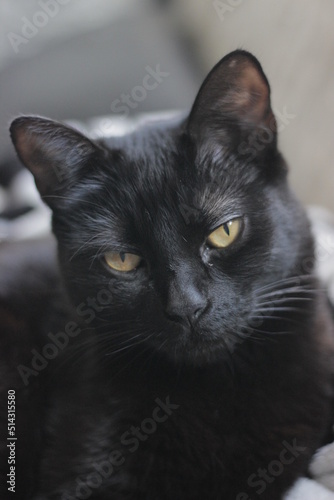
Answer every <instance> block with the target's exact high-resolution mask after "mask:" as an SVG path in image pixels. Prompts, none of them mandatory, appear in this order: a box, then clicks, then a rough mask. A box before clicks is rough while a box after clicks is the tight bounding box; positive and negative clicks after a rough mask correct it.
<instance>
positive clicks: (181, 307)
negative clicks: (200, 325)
mask: <svg viewBox="0 0 334 500" xmlns="http://www.w3.org/2000/svg"><path fill="white" fill-rule="evenodd" d="M207 306H208V300H207V298H206V297H205V295H204V293H203V292H201V291H200V290H198V289H197V288H196V287H194V286H187V289H186V290H184V289H180V288H179V289H178V288H175V287H173V288H171V289H170V291H169V299H168V302H167V305H166V308H165V311H166V315H167V317H168V319H170V320H172V321H174V322H176V323H180V324H184V325H187V326H194V325H195V324H196V322H197V321H198V320H199V318H200V317H201V316H202V314H203V312H204V311H205V310H206V309H207Z"/></svg>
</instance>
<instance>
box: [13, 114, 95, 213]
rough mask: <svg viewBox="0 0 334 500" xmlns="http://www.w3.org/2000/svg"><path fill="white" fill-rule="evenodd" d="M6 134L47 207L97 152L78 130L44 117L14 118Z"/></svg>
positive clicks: (74, 179)
mask: <svg viewBox="0 0 334 500" xmlns="http://www.w3.org/2000/svg"><path fill="white" fill-rule="evenodd" d="M10 134H11V138H12V141H13V144H14V146H15V149H16V151H17V154H18V156H19V158H20V160H21V161H22V163H23V164H24V165H25V166H26V167H27V168H28V170H30V172H31V173H32V174H33V176H34V178H35V182H36V186H37V189H38V191H39V192H40V195H41V197H42V199H43V200H44V201H45V203H47V204H48V205H49V206H51V208H53V206H54V205H55V204H56V202H57V197H59V196H60V195H62V194H64V193H65V192H66V191H67V190H68V188H70V187H71V186H72V185H73V184H74V183H75V182H76V181H77V179H78V174H79V172H81V171H82V170H83V168H84V167H85V166H89V163H90V162H91V160H92V158H93V157H94V158H96V154H97V152H99V153H100V152H101V150H100V149H99V148H98V146H97V145H95V144H94V143H93V142H92V141H90V140H89V139H88V138H86V137H85V136H83V135H82V134H81V133H80V132H77V131H76V130H74V129H72V128H70V127H68V126H66V125H63V124H61V123H58V122H55V121H53V120H48V119H46V118H40V117H30V116H22V117H19V118H16V119H15V120H14V121H13V122H12V124H11V126H10Z"/></svg>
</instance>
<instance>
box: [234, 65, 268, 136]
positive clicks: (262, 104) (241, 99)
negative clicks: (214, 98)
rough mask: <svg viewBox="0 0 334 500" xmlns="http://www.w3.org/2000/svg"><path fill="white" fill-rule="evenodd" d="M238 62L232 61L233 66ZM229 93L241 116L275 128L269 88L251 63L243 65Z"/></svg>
mask: <svg viewBox="0 0 334 500" xmlns="http://www.w3.org/2000/svg"><path fill="white" fill-rule="evenodd" d="M233 63H234V64H233ZM236 63H237V61H231V63H230V65H231V66H232V68H233V67H235V66H236ZM235 69H236V70H237V68H236V67H235ZM228 93H230V94H231V95H230V97H229V100H230V102H231V104H232V103H233V107H234V112H237V113H238V114H239V116H240V117H242V118H243V119H245V120H246V121H251V122H253V123H254V124H258V125H261V124H262V125H264V126H267V127H270V128H273V126H274V123H275V120H274V115H273V113H272V111H271V109H270V101H269V100H270V96H269V88H268V86H267V84H266V82H265V81H264V80H263V78H262V76H261V74H260V73H259V71H258V69H257V68H255V67H254V66H253V65H251V64H246V65H243V67H242V68H241V71H240V73H239V75H238V76H237V77H236V82H235V88H234V89H233V90H230V91H229V92H228ZM274 128H275V127H274Z"/></svg>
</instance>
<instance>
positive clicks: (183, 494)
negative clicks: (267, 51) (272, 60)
mask: <svg viewBox="0 0 334 500" xmlns="http://www.w3.org/2000/svg"><path fill="white" fill-rule="evenodd" d="M11 134H12V138H13V142H14V145H15V147H16V149H17V152H18V154H19V157H20V159H21V160H22V162H23V163H24V164H25V165H26V166H27V167H28V168H29V169H30V170H31V171H32V173H33V174H34V176H35V180H36V185H37V187H38V189H39V191H40V193H41V196H42V198H43V199H44V201H45V202H46V203H47V204H48V205H49V206H50V207H51V209H52V210H53V232H54V234H55V236H56V240H57V248H58V259H59V264H60V266H59V268H60V272H59V274H58V271H57V268H56V266H55V264H54V262H55V257H54V250H52V248H53V246H52V245H53V244H52V242H51V243H48V242H46V243H43V245H45V247H44V250H43V251H42V250H40V251H41V255H44V256H45V262H46V264H45V268H46V269H47V270H48V271H47V272H48V273H49V280H50V281H48V282H47V283H48V286H47V287H46V290H47V292H48V293H46V295H45V284H44V282H43V275H44V274H47V272H46V270H45V269H44V271H43V272H41V280H35V282H34V283H33V285H31V286H30V295H31V297H35V296H36V297H37V298H38V297H39V296H40V295H41V296H42V297H45V296H46V299H45V301H44V299H43V300H42V299H41V300H40V302H39V303H38V304H37V305H36V307H37V309H38V308H39V309H40V313H41V312H43V313H44V314H42V317H43V318H44V321H43V322H42V323H40V324H38V325H33V324H32V323H31V322H30V323H29V322H28V320H27V319H26V318H25V317H24V318H23V319H22V322H23V323H24V324H25V325H27V324H28V323H29V325H28V327H27V328H26V329H27V332H26V339H25V344H24V349H23V352H24V355H23V354H22V353H21V354H20V352H19V354H17V348H16V349H15V355H14V349H13V350H12V351H10V352H11V356H12V359H11V360H10V361H8V360H7V361H6V363H7V365H8V368H7V370H8V373H10V374H12V375H11V377H10V380H11V384H12V386H13V385H14V386H15V387H14V388H16V391H17V400H18V404H19V405H21V406H23V407H22V410H21V411H22V412H24V411H26V415H27V418H25V425H24V426H23V427H24V432H23V431H22V430H21V433H22V436H23V434H24V435H26V432H27V428H28V429H30V431H31V435H34V439H32V440H31V443H30V444H29V443H26V442H25V441H24V439H27V438H24V437H22V441H23V442H24V445H22V446H21V448H20V455H19V457H20V460H21V464H25V463H27V462H29V463H30V468H25V467H24V466H22V469H21V478H18V479H17V481H18V488H21V490H20V491H21V493H20V495H21V496H20V497H19V498H22V499H23V498H33V499H34V500H42V499H43V500H44V499H62V500H65V499H67V500H69V499H73V498H78V499H79V498H91V499H92V500H93V499H96V500H105V499H110V498H115V499H119V500H126V499H129V500H130V499H137V500H140V499H143V500H169V499H173V500H174V499H179V500H190V499H191V500H197V499H198V500H200V499H201V500H203V499H205V500H222V499H224V500H248V499H256V498H262V499H268V500H269V499H270V500H276V499H277V500H278V499H280V498H282V496H283V494H284V492H285V491H286V490H287V489H288V488H289V487H290V486H291V485H292V484H293V482H294V481H295V480H296V479H297V478H298V477H299V476H301V475H303V474H305V473H306V471H307V465H308V463H309V460H310V458H311V456H312V454H313V453H314V451H315V450H316V448H317V447H318V446H319V445H320V444H321V443H322V442H323V440H324V439H325V437H326V433H327V432H328V429H329V426H330V422H331V418H332V414H331V412H332V406H333V403H332V401H333V371H334V369H333V366H334V363H333V352H334V347H333V344H334V333H333V323H332V319H331V317H330V312H329V309H328V305H327V299H326V296H325V294H324V293H323V291H322V290H321V288H320V286H319V283H318V281H317V279H316V277H315V276H314V274H313V265H314V255H313V241H312V236H311V233H310V228H309V223H308V220H307V218H306V215H305V213H304V210H303V209H302V207H301V206H300V205H299V203H298V201H297V200H296V199H295V197H294V195H293V194H292V193H291V191H290V189H289V186H288V184H287V179H286V175H287V169H286V165H285V163H284V160H283V159H282V157H281V155H280V154H279V152H278V150H277V145H276V125H275V119H274V116H273V114H272V111H271V108H270V91H269V85H268V82H267V80H266V77H265V76H264V74H263V72H262V69H261V67H260V65H259V63H258V62H257V60H256V59H255V58H254V57H253V56H251V55H250V54H248V53H247V52H244V51H236V52H234V53H231V54H229V55H228V56H226V57H225V58H224V59H223V60H222V61H221V62H220V63H218V65H217V66H216V67H215V68H214V69H213V70H212V72H211V73H210V74H209V76H208V77H207V79H206V80H205V82H204V84H203V86H202V87H201V89H200V91H199V94H198V96H197V98H196V100H195V103H194V106H193V108H192V110H191V113H190V115H189V116H186V117H180V118H179V119H177V120H172V121H166V122H162V123H160V124H156V123H155V124H147V125H146V126H144V127H142V128H140V129H139V130H137V131H135V132H133V133H131V134H129V135H127V136H124V137H121V138H120V137H117V138H116V137H114V138H108V139H101V140H99V141H92V140H90V139H88V138H86V137H84V136H83V135H81V134H80V133H79V132H77V131H75V130H73V129H71V128H69V127H67V126H64V125H62V124H58V123H56V122H53V121H51V120H47V119H44V118H38V117H21V118H18V119H17V120H15V121H14V122H13V124H12V127H11ZM49 245H51V246H49ZM36 252H37V251H36ZM9 253H12V251H9ZM7 254H8V252H7ZM36 255H37V257H36ZM32 256H33V257H31V259H35V261H36V259H37V260H40V262H42V263H43V262H44V260H43V258H42V257H40V256H39V255H38V253H36V254H35V253H34V251H32ZM48 256H49V260H50V263H49V264H48ZM7 258H8V259H9V257H7ZM31 259H30V260H31ZM28 260H29V259H27V257H24V256H23V258H22V272H21V273H19V274H20V278H17V279H18V282H19V281H20V280H22V287H23V290H24V283H25V280H24V275H25V271H24V270H25V269H27V268H29V265H28V264H27V261H28ZM37 267H38V266H37ZM42 267H43V266H42ZM30 268H31V264H30ZM36 273H37V275H38V271H36ZM33 275H34V276H36V274H35V272H34V273H33ZM50 283H51V285H50ZM34 290H35V291H36V293H35V292H34ZM41 290H44V295H43V293H42V294H41ZM48 294H49V295H48ZM27 295H29V294H27ZM6 300H7V303H9V302H10V300H9V299H8V297H7V299H6ZM37 302H38V299H37ZM22 309H24V310H25V309H26V308H24V307H23V308H22ZM7 312H8V311H7ZM11 314H12V315H13V316H15V318H17V316H19V317H20V314H21V316H22V317H23V316H24V313H19V312H17V311H15V313H14V312H12V313H11ZM19 321H20V319H19ZM6 328H7V329H6V330H5V335H4V338H5V339H9V338H12V331H13V330H14V329H15V328H16V330H15V331H16V337H15V338H19V335H20V332H22V331H23V330H22V328H21V329H20V327H19V326H16V327H15V328H14V326H13V322H12V321H9V320H8V326H7V327H6ZM8 343H9V344H10V341H9V340H8ZM43 359H44V362H43ZM8 380H9V379H8ZM11 388H12V387H11ZM23 395H24V398H25V399H24V402H25V404H26V405H27V407H28V408H29V411H28V410H27V409H26V410H24V405H22V398H23ZM20 398H21V403H20ZM20 418H22V416H21V417H20ZM18 432H20V430H19V429H18ZM29 446H30V450H31V451H30V459H29V458H28V457H29V451H27V449H28V448H29ZM20 485H21V486H20Z"/></svg>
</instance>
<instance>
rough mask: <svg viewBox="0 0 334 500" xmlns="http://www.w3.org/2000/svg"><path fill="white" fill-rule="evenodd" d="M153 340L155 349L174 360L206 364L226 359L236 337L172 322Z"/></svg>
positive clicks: (234, 345) (231, 350)
mask: <svg viewBox="0 0 334 500" xmlns="http://www.w3.org/2000/svg"><path fill="white" fill-rule="evenodd" d="M169 323H170V325H169V328H168V330H167V331H165V332H164V335H163V337H164V338H162V337H160V338H159V340H158V339H156V341H155V342H154V344H155V346H154V347H155V349H158V350H159V352H161V353H164V355H165V356H166V357H167V358H170V359H172V360H174V361H176V362H181V363H187V364H188V363H190V364H196V365H198V364H200V365H202V364H208V363H211V362H213V361H214V362H216V361H217V360H219V359H221V360H223V359H228V358H229V357H230V356H231V354H232V353H233V352H234V350H235V348H236V339H235V338H234V337H233V336H231V335H229V336H228V335H226V334H224V333H222V332H213V331H212V330H209V329H208V328H204V327H202V328H200V327H196V326H193V325H184V324H182V325H181V324H175V323H174V324H173V323H172V322H169Z"/></svg>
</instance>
